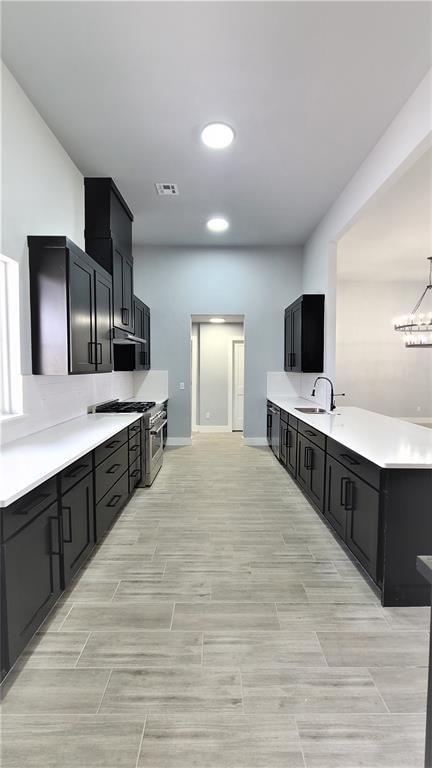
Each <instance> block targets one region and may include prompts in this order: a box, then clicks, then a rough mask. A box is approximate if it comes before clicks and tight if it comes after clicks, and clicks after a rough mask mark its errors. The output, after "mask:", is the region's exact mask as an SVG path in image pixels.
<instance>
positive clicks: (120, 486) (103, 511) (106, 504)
mask: <svg viewBox="0 0 432 768" xmlns="http://www.w3.org/2000/svg"><path fill="white" fill-rule="evenodd" d="M128 498H129V472H128V467H127V465H126V471H125V472H124V473H123V475H122V476H121V477H120V478H119V479H118V480H117V482H116V483H115V484H114V485H113V486H112V488H111V489H110V490H109V491H108V493H106V494H105V496H104V497H103V498H102V499H101V500H100V501H99V503H98V504H96V539H97V541H98V542H100V540H101V538H102V536H103V535H104V534H105V533H106V531H107V530H108V528H109V527H110V526H111V525H112V523H113V522H114V520H115V518H116V517H117V515H118V513H119V512H120V510H121V509H122V508H123V507H124V505H125V504H126V502H127V500H128Z"/></svg>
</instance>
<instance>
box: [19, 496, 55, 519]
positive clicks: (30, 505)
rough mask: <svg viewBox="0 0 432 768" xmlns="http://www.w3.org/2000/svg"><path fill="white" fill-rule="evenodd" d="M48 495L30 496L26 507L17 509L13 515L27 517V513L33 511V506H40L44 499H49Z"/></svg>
mask: <svg viewBox="0 0 432 768" xmlns="http://www.w3.org/2000/svg"><path fill="white" fill-rule="evenodd" d="M49 498H50V494H49V493H38V494H37V495H36V496H32V498H31V499H30V501H29V503H28V504H27V506H26V507H21V509H17V510H16V511H15V510H14V511H13V513H12V514H13V515H28V513H29V512H31V511H32V509H34V507H35V506H37V505H38V504H40V503H41V502H42V501H44V500H45V499H49Z"/></svg>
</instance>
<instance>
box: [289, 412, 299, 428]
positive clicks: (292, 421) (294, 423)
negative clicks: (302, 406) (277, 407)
mask: <svg viewBox="0 0 432 768" xmlns="http://www.w3.org/2000/svg"><path fill="white" fill-rule="evenodd" d="M288 424H289V425H290V427H292V428H293V429H298V419H297V417H296V416H291V414H290V413H289V414H288Z"/></svg>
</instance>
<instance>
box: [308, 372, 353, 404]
mask: <svg viewBox="0 0 432 768" xmlns="http://www.w3.org/2000/svg"><path fill="white" fill-rule="evenodd" d="M320 379H321V380H322V381H327V382H328V383H329V384H330V411H334V410H335V409H336V403H335V397H345V392H341V393H340V394H336V395H335V392H334V386H333V382H332V380H331V379H329V378H328V376H317V377H316V379H315V381H314V384H313V388H312V392H311V397H315V390H316V385H317V383H318V381H320Z"/></svg>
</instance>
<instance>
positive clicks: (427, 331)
mask: <svg viewBox="0 0 432 768" xmlns="http://www.w3.org/2000/svg"><path fill="white" fill-rule="evenodd" d="M428 261H429V283H428V285H427V286H426V288H425V289H424V291H423V293H422V295H421V296H420V298H419V300H418V302H417V304H416V305H415V307H414V309H413V311H412V312H411V313H410V314H409V315H402V316H401V317H395V319H394V320H393V327H394V329H395V331H402V332H403V333H404V334H405V346H406V347H432V312H420V311H419V310H420V305H421V304H422V302H423V299H424V298H425V296H426V294H427V292H428V291H430V290H432V256H429V257H428Z"/></svg>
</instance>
